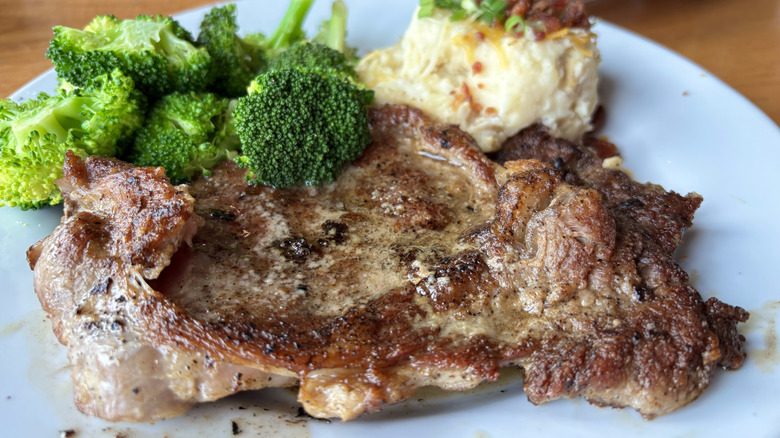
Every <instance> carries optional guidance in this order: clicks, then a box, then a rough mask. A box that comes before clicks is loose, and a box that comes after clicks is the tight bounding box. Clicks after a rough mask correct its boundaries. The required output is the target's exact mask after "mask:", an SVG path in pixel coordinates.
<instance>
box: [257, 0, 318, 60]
mask: <svg viewBox="0 0 780 438" xmlns="http://www.w3.org/2000/svg"><path fill="white" fill-rule="evenodd" d="M313 3H314V0H291V1H290V6H288V7H287V12H285V14H284V17H282V21H281V22H279V26H277V28H276V30H275V31H274V33H272V34H271V36H269V37H266V36H264V35H263V34H261V33H255V34H251V35H247V36H246V37H245V38H244V39H245V41H247V42H249V43H251V44H255V45H259V46H261V47H262V48H263V51H264V52H265V54H266V56H268V57H269V58H272V57H274V56H276V55H277V54H279V53H280V52H283V51H285V50H287V49H288V48H289V47H290V46H292V45H293V44H295V43H297V42H298V41H302V40H305V39H306V33H305V32H304V30H303V21H304V20H305V19H306V16H307V15H308V14H309V10H310V9H311V5H312V4H313Z"/></svg>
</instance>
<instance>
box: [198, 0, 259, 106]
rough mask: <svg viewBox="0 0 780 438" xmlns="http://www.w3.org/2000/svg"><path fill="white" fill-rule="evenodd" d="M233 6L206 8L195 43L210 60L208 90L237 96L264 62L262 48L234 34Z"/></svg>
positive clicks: (234, 9)
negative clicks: (207, 10) (209, 85)
mask: <svg viewBox="0 0 780 438" xmlns="http://www.w3.org/2000/svg"><path fill="white" fill-rule="evenodd" d="M237 31H238V24H237V22H236V5H235V4H228V5H225V6H222V7H215V8H212V9H211V11H209V13H208V14H206V16H205V17H204V18H203V21H202V22H201V24H200V34H198V44H200V45H202V46H203V47H205V48H206V49H207V50H208V52H209V54H210V55H211V57H212V59H213V76H214V77H213V81H214V82H213V84H212V89H213V90H214V91H215V92H217V93H219V94H222V95H225V96H229V97H239V96H243V95H245V94H246V87H247V86H248V85H249V83H250V82H252V79H254V78H255V77H256V76H257V74H258V73H260V72H261V71H262V70H263V69H264V68H265V65H266V58H265V53H264V52H263V48H262V47H261V46H260V45H258V44H254V43H252V42H249V41H246V40H244V39H242V38H240V37H239V36H238V35H237V33H236V32H237Z"/></svg>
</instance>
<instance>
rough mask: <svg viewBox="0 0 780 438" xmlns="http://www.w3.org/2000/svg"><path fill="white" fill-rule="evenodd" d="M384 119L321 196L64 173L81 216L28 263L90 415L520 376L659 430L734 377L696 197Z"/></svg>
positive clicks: (384, 393)
mask: <svg viewBox="0 0 780 438" xmlns="http://www.w3.org/2000/svg"><path fill="white" fill-rule="evenodd" d="M371 119H372V122H371V123H372V136H373V142H372V144H371V145H370V146H369V147H368V149H367V150H366V151H365V153H364V154H363V156H362V157H361V158H360V159H359V160H358V161H357V162H355V163H353V164H352V165H351V166H349V168H347V169H346V170H345V172H344V173H343V174H342V175H341V177H340V178H339V179H338V180H337V181H336V182H335V183H334V184H332V185H329V186H325V187H303V188H288V189H274V188H270V187H264V186H248V185H247V184H246V181H245V179H244V175H245V174H244V171H243V170H241V169H239V168H237V167H236V166H235V165H234V164H233V163H231V162H227V163H224V164H223V165H221V166H220V167H218V168H217V169H216V170H215V172H214V174H213V176H212V177H210V178H202V179H199V180H197V181H195V182H193V184H192V185H191V186H175V187H174V186H171V185H170V184H169V183H168V181H167V179H166V178H165V177H164V175H163V172H162V170H161V169H154V168H135V167H132V166H130V165H128V164H125V163H122V162H119V161H115V160H111V159H105V158H89V159H87V160H84V161H82V160H80V159H79V158H77V157H75V156H68V158H67V163H66V167H65V177H64V178H63V179H62V181H61V182H60V185H61V188H62V191H63V196H64V199H65V200H66V204H65V216H64V217H63V220H62V223H61V225H60V226H59V227H58V228H57V229H56V230H55V231H54V233H53V234H52V235H51V236H49V237H47V238H46V239H44V240H42V241H41V242H39V243H37V244H36V245H35V246H33V247H32V248H30V250H29V252H28V258H29V260H30V265H31V266H32V267H33V268H34V270H35V290H36V292H37V294H38V296H39V298H40V301H41V303H42V305H43V307H44V308H45V309H46V311H47V312H48V313H49V314H50V315H51V317H52V321H53V327H54V330H55V333H56V334H57V336H58V338H59V339H60V341H61V342H62V343H63V344H65V345H67V346H68V351H69V356H70V360H71V363H72V373H73V380H74V386H75V392H76V394H75V399H76V403H77V405H78V407H79V408H80V409H81V410H82V411H84V412H86V413H89V414H93V415H98V416H100V417H103V418H107V419H111V420H139V421H140V420H151V419H156V418H164V417H170V416H173V415H176V414H179V413H181V412H183V411H184V410H186V409H187V408H188V407H190V406H191V405H192V404H193V403H196V402H199V401H204V400H213V399H217V398H220V397H223V396H225V395H228V394H231V393H234V392H237V391H241V390H246V389H255V388H262V387H267V386H285V385H296V384H297V385H299V399H300V401H301V402H302V403H303V407H304V408H305V409H306V411H307V412H309V413H310V414H311V415H314V416H317V417H340V418H342V419H345V420H348V419H352V418H355V417H356V416H358V415H360V414H362V413H367V412H373V411H376V410H378V409H381V408H382V407H383V406H385V405H387V404H390V403H394V402H398V401H401V400H404V399H405V398H407V397H409V396H410V395H411V394H413V393H414V391H415V390H416V389H417V388H419V387H421V386H425V385H436V386H439V387H442V388H445V389H450V390H460V389H467V388H471V387H473V386H475V385H477V384H479V383H480V382H482V381H485V380H494V379H496V378H498V376H499V373H500V369H501V367H504V366H519V367H522V369H523V370H524V376H525V383H524V385H525V390H526V393H527V395H528V398H529V399H530V401H531V402H533V403H543V402H546V401H549V400H552V399H556V398H560V397H575V396H584V397H585V398H587V399H588V400H589V401H591V402H593V403H596V404H599V405H609V406H616V407H623V406H630V407H633V408H635V409H637V410H638V411H639V412H641V413H642V414H643V415H645V416H646V417H653V416H656V415H660V414H664V413H667V412H670V411H673V410H675V409H677V408H679V407H681V406H683V405H685V404H687V403H688V402H690V401H692V400H693V399H695V398H696V397H697V396H698V395H699V394H700V393H701V392H702V391H703V390H704V389H705V388H706V387H707V385H708V383H709V380H710V377H711V375H712V373H713V370H714V368H715V367H716V366H717V365H719V364H720V365H722V366H724V367H728V368H737V367H739V366H740V364H741V362H742V359H743V358H744V353H743V352H742V350H741V344H742V342H743V341H744V339H742V338H741V337H740V336H739V334H738V333H737V331H736V324H737V323H738V322H739V321H744V320H745V319H746V318H747V313H746V312H745V311H744V310H742V309H740V308H737V307H732V306H729V305H726V304H723V303H721V302H719V301H717V300H715V299H710V300H709V301H707V302H703V301H702V299H701V297H700V296H699V294H698V293H697V292H696V291H695V290H694V289H693V288H692V287H691V286H690V285H689V284H688V279H687V276H686V274H685V272H683V271H682V270H681V269H680V267H679V266H677V265H676V264H675V263H674V261H673V258H672V255H671V253H672V251H673V250H674V248H675V247H676V246H677V244H678V243H679V242H680V240H681V237H682V233H683V230H684V229H685V228H686V227H688V226H690V223H691V220H692V217H693V213H694V211H695V210H696V208H697V207H698V205H699V203H700V202H701V198H700V197H699V196H698V195H695V194H693V195H688V196H680V195H677V194H674V193H670V192H666V191H663V190H662V189H661V188H659V187H656V186H651V185H640V184H637V183H635V182H633V181H631V180H630V179H629V178H627V177H625V176H624V175H622V174H620V173H619V172H615V171H610V170H605V169H602V168H601V162H600V160H598V158H597V157H596V156H595V155H594V154H593V152H592V150H591V149H589V148H586V147H581V146H578V145H574V144H571V143H568V142H566V143H561V144H558V143H556V142H555V139H550V138H546V137H544V135H543V133H541V132H540V133H537V134H538V135H537V137H538V138H536V137H534V138H536V140H538V141H536V140H534V141H535V143H534V142H530V141H524V140H522V136H526V137H527V136H528V135H527V134H528V132H525V133H521V135H520V137H518V138H516V139H514V140H513V142H515V143H513V145H514V146H511V145H510V147H509V148H508V149H506V151H505V152H503V153H504V154H505V155H504V156H501V157H497V159H499V160H501V161H504V163H503V165H499V164H496V163H495V162H493V161H491V160H489V159H488V158H487V157H486V156H484V155H483V154H482V153H481V152H479V150H478V149H477V148H476V146H475V145H474V142H473V140H472V139H471V137H469V136H468V135H466V134H464V133H463V132H462V131H460V130H459V129H458V128H456V127H453V126H437V125H434V124H432V123H431V122H430V121H429V120H428V119H427V118H426V117H425V116H423V115H422V114H421V113H420V112H419V111H417V110H414V109H410V108H407V107H400V106H386V107H382V108H378V109H374V110H372V114H371ZM531 137H533V136H531ZM526 140H527V139H526ZM531 143H533V144H531ZM556 148H557V149H556ZM564 150H565V151H568V152H567V153H568V155H564V152H565V151H564ZM529 151H530V152H529ZM511 154H516V155H518V156H517V157H509V158H508V155H511ZM524 154H525V155H528V156H521V155H524ZM515 158H521V159H515ZM507 159H511V161H507ZM545 161H549V162H550V163H552V164H548V163H546V162H545Z"/></svg>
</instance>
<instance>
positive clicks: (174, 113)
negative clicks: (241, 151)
mask: <svg viewBox="0 0 780 438" xmlns="http://www.w3.org/2000/svg"><path fill="white" fill-rule="evenodd" d="M234 104H235V101H231V100H230V99H228V98H224V97H219V96H217V95H215V94H213V93H206V92H189V93H173V94H169V95H167V96H165V97H163V98H162V99H160V100H159V101H158V102H157V103H156V104H155V105H154V107H153V108H152V109H151V111H150V112H149V116H148V118H147V120H146V123H145V124H144V127H143V128H141V130H140V131H139V132H138V134H136V138H135V144H134V145H133V148H132V150H131V151H130V153H129V154H128V156H127V157H128V159H129V160H130V161H132V162H133V163H134V164H136V165H138V166H162V167H164V168H165V174H166V176H168V178H170V180H171V182H173V183H174V184H179V183H183V182H187V181H189V180H191V179H192V177H193V176H194V175H195V174H196V173H199V172H200V173H203V174H206V175H208V174H209V171H208V169H210V168H212V167H214V166H216V165H217V164H219V163H220V162H221V161H223V160H225V159H228V158H233V157H235V156H236V155H237V152H235V151H236V150H237V149H238V148H239V146H240V144H239V141H238V137H237V136H236V134H235V131H234V129H233V121H232V113H233V108H234Z"/></svg>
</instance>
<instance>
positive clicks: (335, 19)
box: [313, 0, 358, 64]
mask: <svg viewBox="0 0 780 438" xmlns="http://www.w3.org/2000/svg"><path fill="white" fill-rule="evenodd" d="M346 38H347V5H346V4H344V2H343V1H342V0H336V1H334V2H333V5H332V6H331V15H330V19H328V20H325V21H323V22H322V23H321V24H320V30H319V33H318V34H317V36H315V37H314V40H313V41H315V42H318V43H321V44H324V45H326V46H328V47H330V48H331V49H333V50H336V51H338V52H341V53H343V54H344V56H345V57H346V58H347V60H348V61H350V63H353V64H355V63H357V60H358V57H357V50H356V49H355V48H353V47H348V46H347V43H346Z"/></svg>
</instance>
